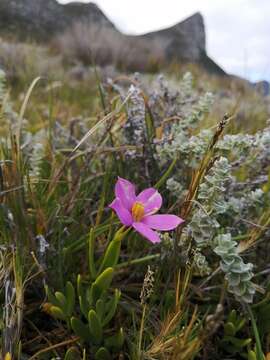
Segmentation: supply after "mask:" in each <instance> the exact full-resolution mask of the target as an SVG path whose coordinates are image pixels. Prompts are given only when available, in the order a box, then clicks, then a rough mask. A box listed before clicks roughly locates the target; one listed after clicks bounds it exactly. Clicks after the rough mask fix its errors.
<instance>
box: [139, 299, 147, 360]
mask: <svg viewBox="0 0 270 360" xmlns="http://www.w3.org/2000/svg"><path fill="white" fill-rule="evenodd" d="M145 313H146V304H144V305H143V311H142V318H141V326H140V333H139V341H138V359H140V358H141V348H142V338H143V328H144V321H145Z"/></svg>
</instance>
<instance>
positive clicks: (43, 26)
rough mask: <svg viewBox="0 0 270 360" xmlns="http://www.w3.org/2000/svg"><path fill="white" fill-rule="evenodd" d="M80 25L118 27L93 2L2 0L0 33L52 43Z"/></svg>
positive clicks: (0, 3) (0, 2) (0, 1)
mask: <svg viewBox="0 0 270 360" xmlns="http://www.w3.org/2000/svg"><path fill="white" fill-rule="evenodd" d="M76 22H89V23H91V24H93V23H95V24H99V25H100V26H108V27H110V28H114V25H113V24H112V23H111V22H110V21H109V20H108V18H107V17H106V16H105V15H104V14H103V12H102V11H101V10H100V9H99V8H98V7H97V6H96V5H95V4H93V3H89V4H84V3H75V2H74V3H69V4H66V5H61V4H59V3H58V2H57V1H56V0H0V32H1V33H3V34H5V35H9V36H11V37H16V38H19V39H20V40H25V39H32V40H37V41H40V40H48V39H50V38H52V37H53V36H54V35H55V34H57V33H59V32H62V31H64V30H66V29H68V28H69V27H71V26H72V24H74V23H76Z"/></svg>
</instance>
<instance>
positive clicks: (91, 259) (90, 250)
mask: <svg viewBox="0 0 270 360" xmlns="http://www.w3.org/2000/svg"><path fill="white" fill-rule="evenodd" d="M94 248H95V234H94V229H93V228H92V229H91V230H90V235H89V246H88V268H89V274H90V278H91V279H93V280H94V279H96V276H97V270H96V266H95V258H94Z"/></svg>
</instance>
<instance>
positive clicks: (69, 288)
mask: <svg viewBox="0 0 270 360" xmlns="http://www.w3.org/2000/svg"><path fill="white" fill-rule="evenodd" d="M66 301H67V306H66V312H67V315H68V316H71V315H72V313H73V311H74V306H75V290H74V286H73V285H72V284H71V282H70V281H68V282H67V284H66Z"/></svg>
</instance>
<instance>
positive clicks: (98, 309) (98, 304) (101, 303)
mask: <svg viewBox="0 0 270 360" xmlns="http://www.w3.org/2000/svg"><path fill="white" fill-rule="evenodd" d="M96 312H97V315H98V317H99V319H100V320H101V321H102V319H103V316H104V312H105V303H104V300H103V299H98V301H97V302H96Z"/></svg>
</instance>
